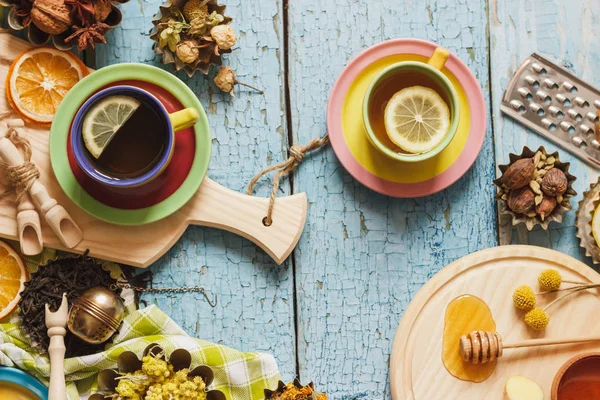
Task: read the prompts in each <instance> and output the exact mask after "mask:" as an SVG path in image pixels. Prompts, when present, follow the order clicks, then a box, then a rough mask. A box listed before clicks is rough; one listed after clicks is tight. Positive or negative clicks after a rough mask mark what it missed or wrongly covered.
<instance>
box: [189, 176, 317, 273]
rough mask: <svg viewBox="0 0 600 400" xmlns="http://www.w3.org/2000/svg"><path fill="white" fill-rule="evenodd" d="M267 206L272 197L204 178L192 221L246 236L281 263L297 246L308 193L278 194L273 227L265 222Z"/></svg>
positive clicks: (304, 217)
mask: <svg viewBox="0 0 600 400" xmlns="http://www.w3.org/2000/svg"><path fill="white" fill-rule="evenodd" d="M268 206H269V199H266V198H261V197H252V196H248V195H246V194H242V193H239V192H235V191H233V190H231V189H228V188H226V187H224V186H221V185H219V184H218V183H216V182H215V181H213V180H212V179H210V178H204V181H203V182H202V185H201V186H200V189H199V191H198V193H197V195H196V197H195V200H194V208H193V210H192V212H191V213H190V216H189V217H190V221H189V222H190V224H192V225H203V226H210V227H214V228H219V229H224V230H226V231H229V232H233V233H236V234H238V235H240V236H243V237H245V238H246V239H248V240H250V241H252V242H254V243H255V244H257V245H258V246H260V247H261V248H262V249H263V250H264V251H266V252H267V253H268V254H269V255H270V256H271V257H272V258H273V259H274V260H275V261H277V263H278V264H281V263H283V261H285V259H286V258H287V257H288V256H289V255H290V253H291V252H292V250H294V248H295V247H296V244H297V243H298V240H299V239H300V235H301V234H302V230H303V229H304V223H305V222H306V212H307V208H308V204H307V201H306V194H305V193H299V194H295V195H292V196H285V197H278V198H277V199H276V200H275V208H274V210H273V223H272V224H271V226H265V225H264V224H263V219H264V218H265V217H266V215H267V208H268Z"/></svg>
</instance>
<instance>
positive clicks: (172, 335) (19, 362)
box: [0, 253, 280, 400]
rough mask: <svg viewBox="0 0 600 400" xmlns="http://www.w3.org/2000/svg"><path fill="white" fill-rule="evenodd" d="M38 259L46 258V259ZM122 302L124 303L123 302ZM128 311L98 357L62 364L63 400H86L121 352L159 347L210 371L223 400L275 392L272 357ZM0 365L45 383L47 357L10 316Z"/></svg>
mask: <svg viewBox="0 0 600 400" xmlns="http://www.w3.org/2000/svg"><path fill="white" fill-rule="evenodd" d="M44 258H45V259H48V258H49V257H48V253H46V254H44ZM39 261H40V260H39V259H38V260H27V264H28V268H29V269H30V270H34V269H37V265H38V262H39ZM125 300H126V303H128V299H127V297H126V299H125ZM128 310H129V312H128V315H127V316H126V317H125V320H124V321H123V324H122V326H121V328H120V331H119V333H118V334H117V335H116V336H115V337H114V339H113V341H112V343H111V344H110V345H108V346H107V349H106V350H105V351H104V352H102V353H98V354H92V355H89V356H83V357H74V358H69V359H66V360H65V363H64V366H65V375H66V379H67V396H68V400H76V399H80V398H81V399H87V397H88V396H89V395H90V394H92V393H93V392H94V391H95V389H96V378H97V373H98V372H99V371H101V370H103V369H106V368H116V361H117V358H118V356H119V354H121V353H122V352H124V351H127V350H130V351H133V352H134V353H136V354H138V355H140V356H141V353H142V352H143V350H144V349H145V348H146V347H147V346H148V345H149V344H150V343H157V344H159V345H160V346H161V347H162V348H163V349H165V351H166V353H167V355H170V354H171V352H173V350H175V349H178V348H183V349H186V350H188V351H189V352H190V353H191V355H192V368H193V367H195V366H197V365H208V366H209V367H211V368H212V370H213V372H214V375H215V379H214V381H213V383H212V385H211V386H210V389H218V390H220V391H222V392H223V393H225V395H226V396H227V399H229V400H262V399H264V392H263V390H264V389H265V388H275V387H277V382H278V381H279V379H280V376H279V371H278V369H277V363H276V362H275V359H274V358H273V356H271V355H268V354H262V353H243V352H240V351H237V350H234V349H231V348H228V347H225V346H221V345H216V344H214V343H211V342H208V341H205V340H201V339H195V338H192V337H190V336H188V335H187V334H186V333H185V332H184V331H183V329H181V327H179V326H178V325H177V324H176V323H175V322H174V321H173V320H172V319H171V318H170V317H169V316H167V315H166V314H165V313H164V312H163V311H161V310H160V309H159V308H158V307H156V306H154V305H152V306H149V307H146V308H143V309H140V310H135V307H133V306H132V305H131V304H129V305H128ZM0 365H7V366H13V367H18V368H21V369H23V370H26V371H27V372H29V373H31V374H32V375H34V376H36V377H37V378H38V379H40V380H41V381H43V382H44V383H46V384H47V383H48V376H49V375H50V364H49V361H48V357H47V356H45V355H41V354H39V352H38V351H37V350H36V349H35V348H33V347H32V346H31V344H30V343H29V340H28V338H27V337H26V335H25V332H24V331H23V329H22V328H21V326H20V325H19V320H18V316H17V315H16V313H12V314H11V315H10V316H9V317H7V318H6V319H5V320H3V321H2V323H0Z"/></svg>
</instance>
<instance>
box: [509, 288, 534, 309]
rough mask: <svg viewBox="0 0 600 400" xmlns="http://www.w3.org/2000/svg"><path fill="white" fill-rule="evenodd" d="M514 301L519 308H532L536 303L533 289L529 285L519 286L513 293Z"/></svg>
mask: <svg viewBox="0 0 600 400" xmlns="http://www.w3.org/2000/svg"><path fill="white" fill-rule="evenodd" d="M513 303H514V305H515V307H517V308H518V309H519V310H526V311H528V310H531V309H532V308H533V307H535V303H536V299H535V293H533V289H532V288H530V287H529V286H527V285H523V286H519V287H518V288H517V290H515V292H514V293H513Z"/></svg>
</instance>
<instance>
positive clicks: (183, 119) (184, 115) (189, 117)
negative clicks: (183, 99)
mask: <svg viewBox="0 0 600 400" xmlns="http://www.w3.org/2000/svg"><path fill="white" fill-rule="evenodd" d="M198 118H200V114H198V110H196V109H195V108H192V107H189V108H186V109H183V110H179V111H176V112H174V113H172V114H169V119H170V120H171V125H172V126H173V132H179V131H181V130H184V129H187V128H190V127H192V126H194V124H195V123H196V121H198Z"/></svg>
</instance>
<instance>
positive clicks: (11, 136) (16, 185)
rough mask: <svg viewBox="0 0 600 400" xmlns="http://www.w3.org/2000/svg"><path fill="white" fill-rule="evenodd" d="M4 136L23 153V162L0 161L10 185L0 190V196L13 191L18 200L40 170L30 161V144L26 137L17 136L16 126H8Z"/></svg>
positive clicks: (35, 178) (26, 191)
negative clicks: (19, 163) (7, 162)
mask: <svg viewBox="0 0 600 400" xmlns="http://www.w3.org/2000/svg"><path fill="white" fill-rule="evenodd" d="M5 138H6V139H8V140H10V141H11V142H13V144H14V145H15V146H16V147H17V148H18V149H19V150H20V151H21V152H22V153H23V158H24V159H25V162H24V163H23V164H21V165H8V164H6V163H4V162H2V163H1V165H2V166H4V168H5V169H6V176H7V178H8V181H9V182H10V185H11V187H10V188H9V189H6V190H5V191H4V192H1V193H0V198H2V197H4V196H7V195H9V194H10V193H12V192H15V193H16V194H17V202H18V201H20V200H21V198H22V197H23V196H24V195H25V194H26V193H28V192H29V189H31V186H32V185H33V183H34V182H35V181H36V180H37V179H38V178H39V177H40V171H39V170H38V168H37V167H36V165H35V164H34V163H32V162H31V144H30V143H29V141H28V140H27V139H25V138H23V137H21V136H19V132H18V131H17V129H16V128H14V127H9V128H8V131H7V133H6V136H5Z"/></svg>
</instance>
